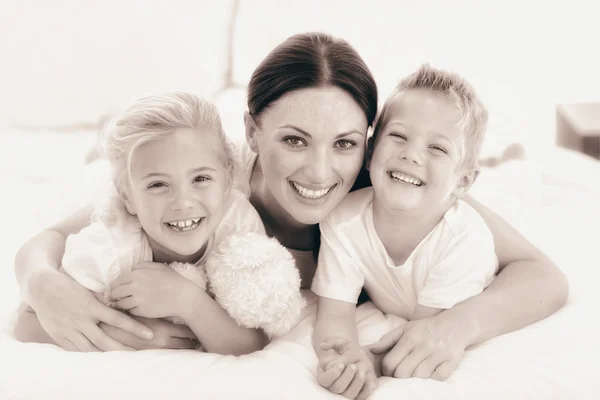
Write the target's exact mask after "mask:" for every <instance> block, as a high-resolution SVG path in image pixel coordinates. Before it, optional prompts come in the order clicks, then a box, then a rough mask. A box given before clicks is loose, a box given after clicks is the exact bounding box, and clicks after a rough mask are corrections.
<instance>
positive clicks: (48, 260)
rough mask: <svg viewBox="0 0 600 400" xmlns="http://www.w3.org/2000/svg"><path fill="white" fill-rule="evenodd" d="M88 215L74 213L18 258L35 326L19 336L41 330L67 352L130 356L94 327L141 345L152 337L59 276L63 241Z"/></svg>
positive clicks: (17, 269) (22, 286)
mask: <svg viewBox="0 0 600 400" xmlns="http://www.w3.org/2000/svg"><path fill="white" fill-rule="evenodd" d="M91 210H92V208H91V207H85V208H82V209H80V210H78V211H77V212H76V213H74V214H73V215H71V216H70V217H68V218H66V219H64V220H62V221H61V222H59V223H58V224H56V225H55V226H53V227H51V228H49V229H47V230H44V231H43V232H41V233H40V234H38V235H37V236H35V237H33V238H32V239H30V240H29V241H28V242H27V243H25V244H24V245H23V247H21V249H20V250H19V252H18V253H17V255H16V258H15V275H16V278H17V282H18V284H19V287H20V289H21V293H22V297H23V299H24V301H25V302H26V303H27V304H28V305H30V306H31V307H32V308H33V310H34V311H35V313H36V316H35V321H34V322H35V324H29V325H28V326H24V327H18V328H21V331H24V330H28V329H41V328H43V329H44V330H45V332H46V333H47V334H48V335H49V336H50V338H51V339H52V340H53V341H54V342H55V343H57V344H58V345H60V346H61V347H63V348H66V349H69V350H80V351H97V350H98V349H100V350H128V349H129V347H128V346H124V345H122V344H121V343H119V342H117V341H116V340H113V339H112V338H110V337H108V336H107V335H106V334H104V333H103V332H102V331H101V330H100V329H99V328H98V326H97V324H98V323H99V322H104V323H106V324H108V325H111V326H114V327H118V328H119V329H122V330H124V331H126V332H129V333H131V334H134V335H136V336H138V337H140V338H145V339H146V338H151V337H152V332H151V331H149V330H148V328H147V327H145V326H144V325H142V324H141V323H139V322H137V321H134V320H132V319H131V318H128V317H127V316H125V315H124V314H122V313H120V312H118V311H116V310H112V309H110V308H108V307H106V306H104V305H103V304H102V303H100V302H99V301H97V300H96V299H95V298H94V296H93V295H92V294H91V293H90V292H89V291H88V290H87V289H85V288H83V287H82V286H80V285H79V284H77V282H75V281H74V280H73V279H71V278H70V277H69V276H67V275H65V274H63V273H60V272H59V271H58V269H59V267H60V264H61V259H62V256H63V253H64V247H65V238H66V236H67V235H69V234H71V233H76V232H78V231H79V230H80V229H82V228H83V227H85V226H86V225H87V224H88V223H89V216H90V214H91ZM38 321H39V323H38Z"/></svg>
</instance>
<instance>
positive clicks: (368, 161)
mask: <svg viewBox="0 0 600 400" xmlns="http://www.w3.org/2000/svg"><path fill="white" fill-rule="evenodd" d="M374 145H375V143H374V141H373V136H371V137H369V138H368V139H367V151H366V153H365V169H366V170H367V171H369V168H371V159H372V158H373V147H374Z"/></svg>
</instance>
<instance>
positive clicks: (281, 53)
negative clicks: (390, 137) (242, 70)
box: [248, 32, 377, 126]
mask: <svg viewBox="0 0 600 400" xmlns="http://www.w3.org/2000/svg"><path fill="white" fill-rule="evenodd" d="M323 86H336V87H339V88H340V89H342V90H344V91H346V92H347V93H348V94H350V95H351V96H352V97H353V98H354V100H355V101H356V103H357V104H358V105H359V106H360V108H361V109H362V110H363V112H364V113H365V116H366V117H367V122H368V124H369V126H372V125H373V122H374V120H375V116H376V114H377V85H376V84H375V79H373V75H372V74H371V71H369V68H367V65H366V64H365V62H364V61H363V59H362V58H361V57H360V56H359V55H358V53H357V52H356V50H354V48H353V47H352V46H350V44H348V42H346V41H344V40H342V39H337V38H334V37H332V36H330V35H327V34H325V33H316V32H309V33H302V34H297V35H293V36H291V37H289V38H288V39H287V40H286V41H284V42H283V43H281V44H280V45H279V46H277V47H275V49H273V50H272V51H271V53H269V55H267V57H266V58H265V59H264V60H263V62H262V63H260V65H259V66H258V67H257V68H256V69H255V70H254V73H253V74H252V78H251V79H250V84H249V86H248V112H249V113H250V115H252V116H253V117H254V118H256V119H257V120H259V119H260V115H261V114H262V113H263V112H264V111H265V110H266V109H267V108H268V107H269V106H270V105H271V104H273V102H275V101H277V100H278V99H279V98H281V97H282V96H284V95H285V94H286V93H289V92H292V91H294V90H298V89H307V88H314V87H323Z"/></svg>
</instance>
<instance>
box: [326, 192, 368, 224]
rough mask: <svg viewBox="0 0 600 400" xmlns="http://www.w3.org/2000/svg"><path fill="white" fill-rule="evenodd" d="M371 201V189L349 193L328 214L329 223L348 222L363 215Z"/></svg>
mask: <svg viewBox="0 0 600 400" xmlns="http://www.w3.org/2000/svg"><path fill="white" fill-rule="evenodd" d="M372 201H373V188H372V187H366V188H363V189H360V190H355V191H353V192H350V193H348V194H347V195H346V197H344V199H343V200H342V201H341V202H340V204H338V206H337V207H336V208H334V209H333V211H332V212H331V213H330V214H329V216H328V217H327V221H328V222H329V223H334V224H339V223H342V222H349V221H352V220H354V219H355V218H356V217H359V216H361V215H363V213H364V211H365V209H366V208H367V206H368V205H369V204H370V203H371V202H372Z"/></svg>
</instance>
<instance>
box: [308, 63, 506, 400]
mask: <svg viewBox="0 0 600 400" xmlns="http://www.w3.org/2000/svg"><path fill="white" fill-rule="evenodd" d="M486 123H487V111H486V109H485V107H484V106H483V105H482V104H481V102H480V101H479V99H478V98H477V96H476V94H475V92H474V91H473V89H472V88H471V86H470V85H469V84H468V83H467V82H465V80H464V79H462V78H461V77H460V76H458V75H456V74H453V73H449V72H446V71H442V70H437V69H433V68H431V67H429V66H428V65H424V66H421V67H420V68H419V70H417V71H416V72H415V73H413V74H412V75H410V76H408V77H407V78H405V79H403V80H402V81H401V82H400V83H399V84H398V86H397V87H396V90H395V91H394V93H393V94H392V95H391V96H390V97H389V98H388V100H387V101H386V104H385V105H384V107H383V110H382V113H381V116H380V117H379V120H378V122H377V126H376V127H375V131H374V134H373V136H372V137H371V138H370V139H369V146H368V154H367V157H368V158H367V168H368V170H369V174H370V177H371V181H372V184H373V187H371V188H365V189H362V190H359V191H356V192H353V193H350V194H349V195H348V196H347V197H346V199H344V201H343V202H342V203H341V204H340V205H339V206H338V207H337V208H336V209H335V210H334V211H333V212H332V213H331V214H330V215H329V216H328V218H327V219H326V220H325V221H324V222H323V223H322V224H321V227H320V228H321V249H320V253H319V267H318V269H317V272H316V276H315V278H314V280H313V285H312V290H313V291H314V292H315V293H316V294H317V295H318V296H319V303H318V315H317V323H316V327H315V333H314V343H315V348H316V351H317V354H318V355H319V359H320V361H321V365H322V367H323V369H324V371H327V370H328V369H329V367H330V366H331V365H333V364H334V363H335V364H336V365H338V368H342V369H340V371H342V370H343V366H344V365H346V364H348V363H350V365H348V368H346V369H345V370H344V372H343V374H340V375H344V377H343V379H345V380H348V381H351V382H352V383H351V384H349V385H348V389H347V390H349V391H350V392H352V393H346V395H348V394H350V395H349V396H348V397H354V395H355V394H357V393H358V392H357V391H360V390H361V389H360V388H361V387H363V384H364V382H365V381H366V382H367V384H366V385H364V386H365V387H364V388H363V389H362V392H361V394H364V393H367V392H368V391H370V390H372V386H373V385H374V381H375V378H374V374H375V370H378V369H380V367H381V366H380V365H373V363H374V360H375V359H374V356H373V355H372V354H369V353H370V352H369V351H362V350H360V347H359V344H358V339H357V332H356V321H355V309H356V301H357V299H358V295H359V294H360V291H361V289H362V287H363V286H364V287H365V289H366V291H367V292H368V294H369V296H370V298H371V300H372V301H373V303H374V304H375V305H377V307H379V308H380V309H381V310H382V311H383V312H385V313H390V314H394V315H397V316H399V317H402V318H405V319H407V320H409V319H422V318H427V317H431V316H433V315H435V314H437V313H438V312H440V311H441V310H443V309H448V308H451V307H453V306H454V305H455V304H457V303H459V302H462V301H464V300H466V299H467V298H469V297H472V296H475V295H477V294H479V293H481V292H482V291H483V289H485V288H486V287H487V286H488V285H489V284H490V283H491V281H492V279H493V277H494V275H495V273H496V271H497V267H498V262H497V259H496V255H495V252H494V241H493V237H492V234H491V232H490V231H489V229H488V228H487V225H486V224H485V222H484V221H483V219H482V218H481V217H480V216H479V214H477V212H476V211H475V210H474V209H473V208H471V207H470V206H469V205H468V204H467V203H465V202H463V201H461V200H460V198H461V197H462V196H464V195H465V194H466V192H467V191H468V190H469V188H470V187H471V186H472V184H473V183H474V182H475V179H476V178H477V175H478V173H479V170H478V167H477V157H478V153H479V150H480V148H481V144H482V142H483V137H484V131H485V126H486ZM335 338H337V339H335ZM332 339H333V340H334V341H336V340H337V341H338V342H339V340H342V343H343V346H342V347H340V346H339V345H338V346H337V347H333V349H334V350H337V353H338V354H339V355H338V356H337V357H333V359H332V357H331V356H330V355H329V352H327V351H325V350H326V348H324V347H323V346H322V343H323V342H324V341H328V342H331V340H332ZM344 341H345V342H344ZM330 348H331V346H330ZM350 354H353V356H350ZM345 355H346V356H345ZM353 357H354V361H356V363H355V362H354V361H352V360H351V359H352V358H353ZM378 363H379V364H380V360H378V361H377V362H375V364H378ZM323 364H326V365H323ZM340 364H341V365H340ZM374 368H375V369H374ZM349 376H353V378H350V379H349V378H348V377H349Z"/></svg>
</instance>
